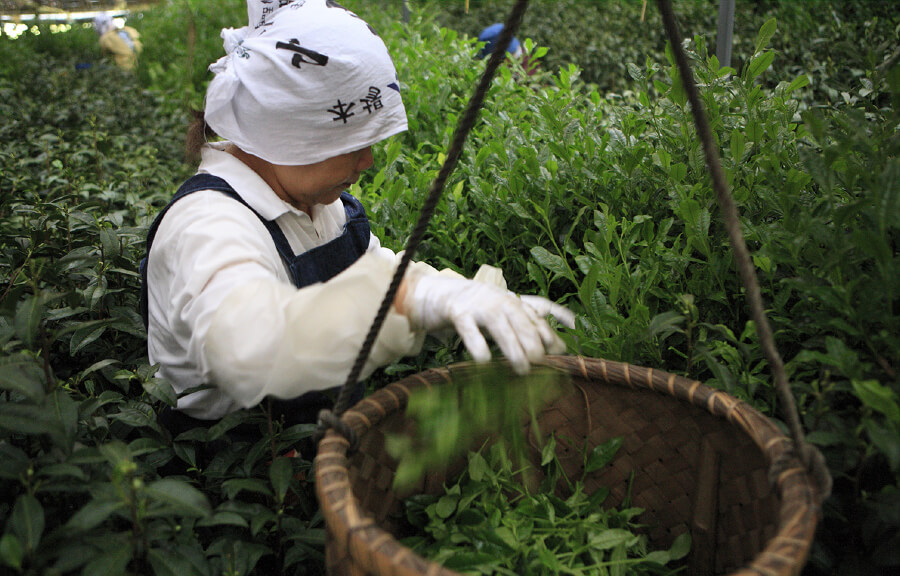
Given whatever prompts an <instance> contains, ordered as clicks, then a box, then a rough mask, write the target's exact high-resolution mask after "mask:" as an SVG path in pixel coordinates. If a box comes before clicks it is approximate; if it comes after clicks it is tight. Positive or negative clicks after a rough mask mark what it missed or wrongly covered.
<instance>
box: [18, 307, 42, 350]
mask: <svg viewBox="0 0 900 576" xmlns="http://www.w3.org/2000/svg"><path fill="white" fill-rule="evenodd" d="M43 315H44V297H43V296H42V295H40V294H38V295H34V296H27V297H26V298H25V300H24V301H23V302H22V304H21V305H20V306H19V309H18V310H17V311H16V335H17V336H18V337H19V338H20V339H21V340H22V342H23V343H24V344H25V346H27V347H28V348H36V347H38V344H37V340H38V331H39V329H40V325H41V320H43Z"/></svg>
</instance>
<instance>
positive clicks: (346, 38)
mask: <svg viewBox="0 0 900 576" xmlns="http://www.w3.org/2000/svg"><path fill="white" fill-rule="evenodd" d="M247 13H248V18H249V22H250V25H249V26H245V27H244V28H240V29H237V30H234V29H231V28H227V29H225V30H222V39H223V40H224V44H225V51H226V52H227V55H226V56H224V57H223V58H220V59H219V60H218V61H217V62H215V63H214V64H213V65H211V66H210V70H211V71H213V72H215V74H216V76H215V78H213V80H212V82H211V83H210V84H209V87H208V88H207V91H206V111H205V116H206V121H207V122H208V123H209V125H210V126H211V127H212V129H213V130H215V131H216V133H217V134H219V135H220V136H222V137H223V138H226V139H228V140H230V141H232V142H233V143H234V144H235V145H237V146H238V147H239V148H241V149H242V150H244V151H245V152H249V153H250V154H253V155H255V156H258V157H260V158H262V159H263V160H266V161H268V162H271V163H272V164H280V165H300V164H313V163H316V162H320V161H322V160H326V159H328V158H331V157H333V156H337V155H339V154H344V153H347V152H352V151H355V150H359V149H361V148H365V147H366V146H370V145H372V144H374V143H375V142H378V141H379V140H383V139H385V138H387V137H388V136H392V135H394V134H397V133H398V132H402V131H404V130H406V128H407V123H406V110H405V109H404V108H403V101H402V100H401V98H400V86H399V82H398V79H397V72H396V70H395V69H394V64H393V62H391V58H390V55H388V52H387V48H386V47H385V45H384V42H382V40H381V38H379V37H378V35H377V34H376V33H375V31H374V30H372V28H371V27H370V26H369V25H368V24H366V23H365V22H364V21H363V20H361V19H360V18H359V17H358V16H356V15H355V14H353V13H352V12H350V11H348V10H346V9H344V8H342V7H341V6H340V5H339V4H337V2H334V1H333V0H294V1H288V0H248V1H247Z"/></svg>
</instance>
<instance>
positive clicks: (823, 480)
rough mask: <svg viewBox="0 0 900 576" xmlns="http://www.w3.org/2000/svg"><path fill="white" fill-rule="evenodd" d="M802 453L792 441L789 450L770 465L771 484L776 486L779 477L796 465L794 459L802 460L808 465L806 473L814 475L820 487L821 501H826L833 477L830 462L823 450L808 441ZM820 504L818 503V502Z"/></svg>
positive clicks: (801, 461)
mask: <svg viewBox="0 0 900 576" xmlns="http://www.w3.org/2000/svg"><path fill="white" fill-rule="evenodd" d="M801 446H802V451H803V453H802V454H799V455H798V454H797V447H796V444H795V443H793V442H792V443H791V444H790V445H789V447H788V449H787V450H785V451H784V452H782V453H781V455H780V456H779V457H778V458H776V459H775V461H774V462H772V465H771V466H770V467H769V484H770V485H771V486H775V485H776V484H777V483H778V478H779V477H780V476H781V475H782V474H783V473H784V472H785V471H787V470H790V469H791V468H793V467H795V464H794V460H798V461H800V463H801V464H802V465H804V466H805V467H806V473H807V474H809V475H810V476H812V478H813V480H815V482H816V484H817V485H818V487H819V490H820V493H819V496H820V502H824V501H825V500H827V499H828V497H829V496H831V486H832V479H831V473H830V472H829V471H828V464H827V462H826V461H825V456H824V455H823V454H822V452H821V451H820V450H819V449H818V448H816V447H815V446H813V445H812V444H810V443H808V442H804V443H803V444H802V445H801ZM817 506H818V503H817Z"/></svg>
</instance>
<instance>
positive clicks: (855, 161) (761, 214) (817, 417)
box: [0, 0, 900, 575]
mask: <svg viewBox="0 0 900 576" xmlns="http://www.w3.org/2000/svg"><path fill="white" fill-rule="evenodd" d="M347 4H348V6H350V7H352V8H354V9H356V10H358V11H359V13H360V14H361V15H362V16H364V17H365V18H366V19H367V20H368V21H370V22H371V23H372V24H373V26H374V27H375V28H376V29H377V30H378V31H379V33H380V34H381V35H382V37H383V38H384V40H385V42H386V43H387V44H388V46H389V49H390V50H391V52H392V54H393V55H394V59H395V62H396V64H397V68H398V72H399V76H400V80H401V84H402V88H403V94H404V101H405V103H406V105H407V111H408V113H409V124H410V131H409V132H407V133H405V134H403V135H400V136H398V137H395V138H392V139H390V140H389V141H387V142H385V143H383V144H381V145H379V146H378V147H377V149H376V168H375V169H373V170H371V171H369V173H367V174H366V175H365V177H364V178H363V179H362V180H361V181H360V182H359V184H358V185H356V186H354V189H353V192H354V193H355V194H357V195H359V196H360V197H361V198H362V199H363V201H364V203H365V205H366V207H367V210H368V212H369V214H370V217H371V220H372V227H373V230H374V231H375V232H376V233H377V234H378V235H379V236H380V237H381V238H382V240H383V242H384V244H385V245H387V246H389V247H391V248H394V249H398V250H399V249H402V248H403V245H404V243H405V241H406V238H407V237H408V235H409V233H410V232H411V230H412V227H413V225H414V222H415V218H416V216H417V211H418V208H419V207H420V206H421V203H422V202H423V200H424V198H425V195H426V193H427V191H428V189H429V188H430V185H431V182H432V180H433V178H434V176H435V175H436V174H437V171H438V170H439V168H440V165H441V162H442V160H443V154H444V153H445V152H446V148H447V146H448V144H449V140H450V137H451V134H452V132H453V127H454V125H455V123H456V121H457V119H458V117H459V115H460V114H461V113H462V110H463V109H464V106H465V103H466V101H467V98H468V96H469V95H470V94H471V92H472V90H473V89H474V86H475V84H476V82H477V80H478V78H479V75H480V73H481V70H482V68H483V65H484V64H483V61H476V60H474V59H473V55H474V53H475V51H476V50H477V45H476V44H475V42H474V41H473V40H472V39H471V38H472V37H473V36H474V34H477V31H478V30H479V29H480V28H481V27H483V26H484V25H486V24H487V23H489V22H487V20H488V18H487V17H484V14H486V12H480V13H479V12H478V11H479V10H489V9H490V10H495V12H496V13H497V15H498V16H497V17H491V18H490V20H495V19H499V16H500V15H501V14H502V13H505V10H506V9H507V8H508V4H509V3H508V2H507V3H503V2H478V1H475V0H473V1H472V14H471V15H470V16H460V10H461V6H462V2H461V1H454V2H441V3H440V4H439V5H440V6H444V7H445V10H438V9H437V7H436V6H438V4H434V3H431V4H428V5H427V6H428V8H427V10H426V9H424V8H423V9H417V8H418V7H419V6H425V4H419V3H415V2H411V3H410V4H411V5H412V6H413V9H414V11H413V17H412V20H411V22H410V23H409V24H408V25H406V26H405V25H403V24H401V23H400V20H401V17H400V2H399V1H393V2H388V3H383V2H379V3H368V2H363V1H359V2H355V3H350V2H348V3H347ZM540 4H541V3H540V2H534V5H533V6H532V8H531V10H530V11H529V14H528V16H527V19H526V23H525V25H526V28H524V29H523V32H522V34H521V35H520V39H522V40H523V43H524V44H525V45H526V48H527V49H528V50H529V52H531V53H532V54H534V55H535V57H537V56H538V55H539V54H540V53H541V52H543V49H544V48H547V47H549V48H550V49H549V51H547V52H546V54H544V55H543V56H541V57H540V58H538V60H540V64H541V65H540V72H539V73H538V74H536V75H534V76H527V77H526V76H525V75H524V74H522V72H521V71H520V70H519V69H518V68H516V65H515V64H514V63H509V65H508V66H506V67H504V68H502V69H501V72H500V74H499V76H498V78H497V79H496V80H495V81H494V84H493V86H492V88H491V91H490V93H489V94H488V97H487V101H486V104H485V108H484V110H483V111H482V112H481V116H480V122H479V123H478V125H477V126H476V128H475V130H474V132H473V134H472V136H471V139H470V140H469V142H468V144H467V146H466V149H465V151H464V153H463V157H462V159H461V162H460V166H459V168H458V170H457V172H455V174H454V175H453V177H452V178H451V181H450V182H449V183H448V186H447V193H446V196H445V198H444V199H443V200H442V202H441V205H440V206H439V209H438V213H437V215H436V216H435V220H434V221H433V222H432V225H431V227H430V228H429V234H428V236H427V237H426V241H425V243H424V245H423V246H422V248H421V250H420V253H419V254H418V255H417V258H419V259H423V260H426V261H428V262H430V263H432V264H434V265H436V266H449V267H452V268H454V269H456V270H458V271H460V272H463V273H465V274H472V273H474V272H475V270H476V269H477V267H478V266H479V265H480V264H482V263H491V264H497V265H499V266H501V267H502V268H503V269H504V272H505V275H506V278H507V281H508V283H509V286H510V287H511V288H512V289H514V290H518V291H521V292H528V293H538V294H544V295H547V296H549V297H551V298H552V299H554V300H557V301H560V302H563V303H565V304H566V305H568V306H569V307H570V308H572V309H573V310H574V311H575V312H577V314H578V327H577V329H576V330H574V331H571V332H567V333H565V334H564V338H565V339H566V340H567V342H568V344H569V349H570V351H571V352H573V353H583V354H586V355H591V356H603V357H606V358H610V359H614V360H621V361H628V362H633V363H637V364H643V365H648V366H658V367H663V368H666V369H668V370H670V371H674V372H678V373H680V374H684V375H686V376H689V377H692V378H697V379H702V380H704V381H706V382H707V383H710V384H712V385H714V386H717V387H720V388H722V389H724V390H727V391H728V392H730V393H731V394H733V395H735V396H738V397H740V398H743V399H745V400H747V401H749V402H752V403H753V404H754V406H756V407H757V408H759V409H760V410H762V411H763V412H765V413H766V414H768V415H770V416H771V417H772V418H775V419H777V418H778V417H779V415H780V413H781V412H780V407H779V406H778V404H777V400H776V397H775V394H774V391H773V388H772V385H771V382H770V378H769V374H768V367H767V364H766V362H765V360H764V357H763V355H762V353H761V351H760V349H759V344H758V342H757V339H756V334H755V330H754V327H753V325H752V323H751V322H749V317H748V315H747V312H746V305H745V298H744V294H743V287H742V286H741V284H740V282H739V280H738V278H737V274H736V273H735V270H734V267H733V263H732V258H731V253H730V249H729V247H728V243H727V238H726V236H725V233H724V229H723V226H722V223H721V220H720V219H719V216H718V209H717V206H716V203H715V198H714V194H713V192H712V190H711V187H710V184H709V181H708V175H707V172H706V167H705V164H704V158H703V154H702V151H701V150H700V147H699V144H698V142H697V140H696V138H695V136H694V133H693V128H692V127H691V122H690V117H689V111H688V110H687V107H686V105H685V97H684V92H683V88H682V87H681V84H680V80H679V78H678V76H677V74H676V73H675V69H674V66H673V65H672V62H671V61H670V59H669V58H667V51H666V50H665V47H664V46H663V44H662V41H661V38H662V34H661V33H657V32H658V31H659V30H660V28H659V25H658V23H657V20H656V18H658V17H657V16H656V14H655V10H653V9H652V8H653V7H652V3H651V5H650V6H648V12H647V21H646V22H645V23H644V24H641V23H640V7H641V6H640V2H578V3H577V4H578V5H579V10H578V11H575V10H574V9H572V8H571V7H572V6H573V5H575V4H576V3H575V2H574V0H573V1H572V2H570V1H569V0H566V1H565V2H559V3H558V5H559V7H560V9H557V10H551V9H547V8H546V7H543V8H542V7H541V5H540ZM889 6H890V4H889V3H878V2H857V1H850V0H848V1H846V2H817V3H813V4H810V3H802V2H774V1H766V2H758V3H755V4H753V5H752V6H748V7H747V10H746V11H744V12H742V13H741V15H740V16H741V17H740V18H738V20H737V21H736V23H735V24H736V31H735V37H736V43H735V59H734V62H733V67H732V68H722V67H720V66H719V63H718V62H717V60H716V59H715V57H714V56H712V55H710V54H709V51H708V48H707V47H708V46H711V45H712V43H713V38H712V36H711V34H712V32H711V31H712V30H714V28H715V25H714V23H713V21H712V19H714V13H715V3H712V2H705V3H704V2H698V3H691V2H676V6H675V8H676V11H677V12H678V13H679V15H680V17H681V19H682V22H681V24H682V27H683V29H684V30H685V31H686V33H687V34H689V35H690V37H691V38H692V39H693V40H692V42H690V43H689V44H690V47H691V57H692V59H693V63H694V66H695V73H696V76H697V78H698V81H699V82H700V84H701V89H702V94H703V98H704V104H705V106H706V108H707V112H708V115H709V117H710V121H711V124H712V128H713V132H714V136H715V139H716V141H717V142H718V143H719V147H720V154H721V156H722V159H723V164H724V169H725V172H726V176H727V178H728V181H729V183H730V184H731V187H732V190H733V192H734V195H735V198H736V201H737V203H738V206H739V208H740V211H741V214H742V225H743V227H744V233H745V236H746V238H747V240H748V243H749V245H750V248H751V250H752V252H753V258H754V263H755V265H756V266H757V273H758V274H759V277H760V281H761V288H762V290H763V297H764V300H765V302H766V305H767V307H768V312H769V316H770V319H771V321H772V323H773V328H774V329H775V334H776V339H777V343H778V346H779V349H780V350H781V352H782V355H783V356H784V358H785V360H786V362H787V367H788V370H789V372H790V375H791V379H792V382H793V383H794V384H793V387H794V393H795V396H796V398H797V400H798V403H799V407H800V411H801V414H802V416H803V419H804V425H805V428H806V430H807V431H808V433H809V440H810V441H811V442H813V443H815V444H816V445H818V446H819V447H820V448H821V449H822V450H823V452H824V453H825V455H826V458H827V460H828V464H829V467H830V469H831V471H832V474H833V475H834V476H835V481H836V483H835V495H834V497H833V498H832V499H831V500H829V501H828V502H826V503H825V506H824V512H825V519H824V521H823V524H822V525H821V526H820V529H819V531H818V533H817V540H816V543H815V547H814V550H813V553H812V556H811V559H810V563H809V565H808V567H807V572H808V573H809V574H832V573H844V574H863V573H873V572H876V571H878V570H881V571H884V572H888V571H890V570H892V569H893V570H895V569H896V567H897V566H898V565H900V559H898V558H897V555H896V551H897V550H900V542H898V541H897V538H898V536H897V534H898V533H900V530H898V527H900V510H898V505H897V503H898V502H900V498H898V486H900V469H898V466H900V449H898V441H897V439H898V437H900V423H898V420H897V414H898V403H900V401H898V395H900V384H898V376H897V367H898V366H900V342H898V335H900V313H898V312H900V310H898V306H900V286H898V282H900V274H898V261H897V246H898V242H900V239H898V234H900V233H898V228H900V221H898V214H900V206H898V192H897V182H898V181H900V178H898V164H897V162H898V161H897V152H898V150H897V147H898V137H897V134H898V126H897V122H898V109H900V106H898V105H900V73H898V67H897V54H896V46H897V42H898V37H897V24H898V21H897V16H896V14H895V11H891V10H890V8H889ZM447 14H449V15H450V16H447ZM478 14H481V16H478ZM573 14H574V15H576V16H577V18H576V19H575V20H571V19H567V18H569V17H570V16H572V15H573ZM454 15H455V17H457V18H459V19H458V20H456V22H459V23H460V24H461V25H460V26H456V27H451V28H449V29H440V28H438V26H437V25H436V24H435V22H445V21H450V20H449V19H450V18H451V17H454ZM773 17H775V20H772V18H773ZM244 18H245V13H244V3H243V2H241V1H239V0H229V1H228V2H215V3H209V2H199V1H194V0H190V1H188V0H180V1H177V2H176V1H172V2H165V3H163V4H162V5H161V6H160V7H159V9H158V11H148V12H147V13H146V14H144V17H143V18H138V17H137V16H135V17H133V18H132V19H130V20H129V24H131V25H133V26H135V27H136V28H138V30H139V31H141V33H142V35H143V40H144V45H145V51H144V54H143V55H142V58H141V62H140V65H139V68H138V70H137V73H136V74H134V75H128V74H124V73H122V72H121V71H119V70H118V69H116V68H115V67H112V66H109V65H105V64H104V63H103V61H102V59H101V57H100V53H99V48H98V47H97V46H96V38H95V34H94V32H93V31H92V30H90V29H82V28H76V29H75V30H73V31H71V32H68V33H66V34H46V35H45V34H41V35H40V36H35V35H30V36H29V35H26V36H24V37H23V38H21V39H19V40H15V41H13V40H10V39H8V38H6V37H2V38H0V115H2V116H3V118H4V122H3V123H2V124H0V190H2V193H0V350H2V354H0V462H2V464H0V493H2V494H3V498H2V500H0V526H2V529H0V565H2V566H3V568H2V570H3V571H4V572H12V573H21V574H42V573H60V574H70V573H74V574H79V573H80V574H115V573H125V572H130V573H152V574H219V573H223V574H225V573H227V574H235V575H236V574H251V573H276V572H278V573H285V574H313V573H319V572H321V571H322V566H323V561H322V549H323V546H324V529H323V526H322V519H321V516H320V515H318V514H317V513H316V505H315V501H314V498H313V491H312V487H311V486H310V481H309V479H308V476H309V474H310V465H311V464H310V461H311V459H312V451H311V448H310V447H309V445H308V442H307V439H308V437H309V435H310V434H311V430H310V429H309V428H308V427H293V428H290V427H285V426H283V425H282V424H281V423H280V422H279V421H277V420H275V421H272V422H271V428H270V422H269V419H268V418H267V416H266V414H265V411H264V410H263V409H262V408H260V409H258V410H253V411H250V412H247V413H240V414H237V415H235V416H233V417H228V418H226V419H224V420H223V421H222V422H220V423H218V424H216V425H214V426H211V427H209V428H199V429H196V430H191V431H188V432H186V433H185V434H183V435H181V436H179V437H176V438H172V437H171V434H169V433H168V431H167V430H165V429H164V428H163V427H162V426H161V425H160V424H159V422H158V420H157V418H158V414H159V413H160V411H161V410H163V408H164V407H165V406H168V405H171V404H172V402H173V401H174V392H173V390H172V388H171V386H170V385H169V384H168V383H167V382H165V381H163V380H162V379H160V378H157V377H156V376H155V368H154V367H152V366H148V363H147V358H146V352H145V347H146V341H145V335H144V331H143V327H142V325H141V322H140V319H139V318H138V316H137V314H136V307H137V306H136V303H137V296H138V277H137V274H136V272H137V263H138V261H139V259H140V257H141V255H142V253H143V242H144V234H145V231H146V226H147V224H148V223H149V221H150V219H151V218H152V216H153V215H154V214H155V213H156V211H157V210H158V209H159V207H161V206H162V205H163V204H164V203H165V202H166V201H167V199H168V198H169V196H170V195H171V193H172V191H173V190H174V188H175V187H176V186H177V184H178V183H180V182H181V181H182V180H183V179H184V178H185V177H186V176H187V175H189V174H190V173H191V172H192V171H193V167H192V166H188V165H186V164H184V163H183V162H182V160H181V158H182V148H183V146H182V142H183V129H184V127H185V126H186V124H187V117H188V114H187V108H188V107H195V108H196V107H199V105H200V103H201V95H202V94H203V90H204V86H205V83H206V82H208V80H209V74H208V72H207V71H206V67H207V65H208V64H209V63H211V62H212V61H214V60H215V59H217V58H218V57H219V56H221V55H222V48H221V41H220V38H219V36H218V34H219V29H220V28H222V27H225V26H239V25H241V24H243V21H244ZM445 19H447V20H445ZM545 19H546V22H547V24H541V22H544V21H545ZM191 22H193V30H194V31H193V33H191V32H190V31H191V29H192V28H191ZM563 22H564V23H565V24H562V23H563ZM529 26H532V28H529ZM560 30H565V33H560ZM582 30H589V31H590V33H588V32H582ZM598 31H602V32H598ZM648 31H653V33H648ZM191 34H193V36H191ZM191 38H193V40H191ZM529 38H534V40H535V41H536V42H532V41H530V40H529ZM557 43H559V44H557ZM565 43H569V44H568V46H572V45H573V44H574V46H573V47H568V48H556V46H566V45H567V44H565ZM561 54H569V55H572V58H571V59H569V58H568V57H567V58H566V59H561ZM575 56H578V57H579V58H578V60H577V61H576V59H575V58H574V57H575ZM573 62H576V63H577V64H578V65H576V64H574V63H573ZM88 63H89V64H91V66H90V67H84V66H79V65H80V64H88ZM464 356H465V354H464V352H463V351H462V350H461V347H460V346H459V345H458V343H457V342H456V341H454V340H451V341H450V342H449V345H447V346H444V345H441V344H439V343H435V342H430V343H429V344H428V345H427V347H426V349H425V351H423V353H422V354H421V355H420V356H418V357H416V358H411V359H406V360H405V361H404V363H400V364H397V365H394V366H391V367H389V368H387V369H386V370H384V371H382V372H381V373H379V375H378V376H377V377H376V378H373V380H372V381H371V382H370V386H371V387H377V386H378V385H380V383H381V382H382V381H384V380H388V379H396V378H397V377H398V376H401V375H403V374H407V373H410V372H415V371H418V370H420V369H422V368H424V367H429V366H433V365H438V364H440V365H443V364H447V363H450V362H452V361H455V360H457V359H461V358H463V357H464ZM246 430H250V431H251V432H252V434H251V435H250V438H252V439H246V438H245V439H241V437H242V436H241V434H238V433H237V431H246ZM229 431H231V433H230V434H229V433H227V432H229ZM297 445H301V446H302V447H303V450H301V454H300V457H298V458H291V459H284V458H280V456H281V455H282V454H284V453H286V452H287V451H288V450H289V449H290V448H292V447H295V446H297ZM585 457H586V463H590V466H592V467H593V466H599V465H601V463H602V462H603V461H604V459H605V456H604V455H603V454H600V453H598V454H596V455H594V454H591V455H585ZM482 479H484V476H482ZM469 516H470V517H471V516H472V515H471V514H470V515H469ZM485 516H486V517H487V515H485ZM538 560H539V561H541V559H540V558H538ZM548 561H549V560H548Z"/></svg>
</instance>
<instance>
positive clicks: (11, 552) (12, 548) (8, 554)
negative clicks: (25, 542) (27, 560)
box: [0, 533, 25, 571]
mask: <svg viewBox="0 0 900 576" xmlns="http://www.w3.org/2000/svg"><path fill="white" fill-rule="evenodd" d="M24 556H25V552H24V550H22V544H21V543H20V542H19V539H18V538H16V536H15V535H14V534H10V533H6V534H4V535H3V538H0V560H2V561H3V564H5V565H7V566H10V567H11V568H15V569H16V571H18V570H19V569H20V568H21V567H22V559H23V558H24Z"/></svg>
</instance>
